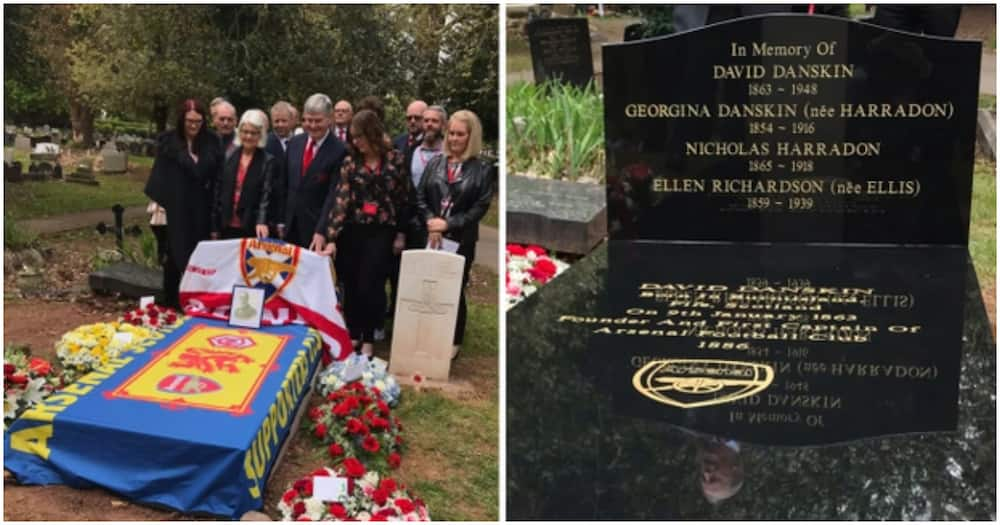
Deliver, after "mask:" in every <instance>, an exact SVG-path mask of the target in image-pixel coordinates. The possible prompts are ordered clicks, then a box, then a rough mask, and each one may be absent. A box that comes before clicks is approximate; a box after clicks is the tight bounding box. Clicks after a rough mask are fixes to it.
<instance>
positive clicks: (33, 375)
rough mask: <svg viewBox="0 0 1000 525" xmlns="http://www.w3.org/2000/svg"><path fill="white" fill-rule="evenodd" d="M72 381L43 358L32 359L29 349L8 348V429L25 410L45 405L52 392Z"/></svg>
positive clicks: (5, 404)
mask: <svg viewBox="0 0 1000 525" xmlns="http://www.w3.org/2000/svg"><path fill="white" fill-rule="evenodd" d="M67 384H68V382H67V381H66V378H65V377H63V376H62V375H61V374H58V373H56V371H55V370H54V369H53V368H52V364H51V363H49V362H48V361H47V360H45V359H42V358H40V357H31V354H30V351H29V350H28V348H27V347H25V346H8V347H6V348H4V350H3V393H4V398H3V423H4V428H6V427H7V425H8V424H10V423H11V422H12V421H14V420H15V419H17V418H18V417H20V416H21V414H23V413H24V411H25V410H28V409H29V408H31V407H33V406H35V405H37V404H38V403H41V402H42V400H44V399H45V398H46V397H48V396H49V394H51V393H52V392H55V391H56V390H60V389H62V388H63V387H64V386H66V385H67Z"/></svg>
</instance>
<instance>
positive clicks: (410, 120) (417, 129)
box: [392, 100, 427, 155]
mask: <svg viewBox="0 0 1000 525" xmlns="http://www.w3.org/2000/svg"><path fill="white" fill-rule="evenodd" d="M426 109H427V103H426V102H424V101H423V100H414V101H413V102H410V105H409V106H406V131H405V132H403V133H400V134H399V135H397V136H396V138H394V139H392V146H393V147H394V148H396V151H398V152H400V153H402V154H404V155H405V154H406V153H407V152H408V151H409V150H410V149H412V148H415V147H416V146H417V144H420V140H421V134H422V133H421V132H422V131H423V129H424V110H426Z"/></svg>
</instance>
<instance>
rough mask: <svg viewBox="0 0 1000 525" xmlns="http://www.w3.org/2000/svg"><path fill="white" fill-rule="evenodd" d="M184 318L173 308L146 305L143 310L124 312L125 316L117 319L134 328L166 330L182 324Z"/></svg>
mask: <svg viewBox="0 0 1000 525" xmlns="http://www.w3.org/2000/svg"><path fill="white" fill-rule="evenodd" d="M184 319H185V317H184V316H183V315H181V314H179V313H177V311H176V310H174V309H173V308H170V307H167V306H156V305H155V304H149V305H146V307H145V308H141V307H140V308H136V309H135V310H131V311H128V312H125V315H123V316H121V318H120V319H118V322H120V323H128V324H131V325H134V326H141V327H143V328H149V329H151V330H166V329H170V328H174V327H176V326H177V325H179V324H181V323H182V322H184Z"/></svg>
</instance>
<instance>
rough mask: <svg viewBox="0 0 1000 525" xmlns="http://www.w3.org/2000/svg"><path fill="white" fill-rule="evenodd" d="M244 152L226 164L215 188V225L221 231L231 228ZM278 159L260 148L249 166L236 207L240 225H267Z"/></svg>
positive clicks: (214, 228) (228, 160)
mask: <svg viewBox="0 0 1000 525" xmlns="http://www.w3.org/2000/svg"><path fill="white" fill-rule="evenodd" d="M240 157H242V152H240V151H238V150H237V151H236V152H234V153H233V154H232V155H230V156H229V158H227V159H226V163H225V164H224V165H223V167H222V176H221V177H220V178H219V184H217V185H216V190H215V207H214V208H213V209H212V212H213V215H212V227H213V230H212V231H214V232H216V233H219V232H221V231H222V229H223V228H227V227H229V220H230V219H231V218H232V216H233V192H234V191H235V189H236V176H237V173H238V172H239V169H240ZM276 168H277V162H275V159H274V157H273V156H272V155H271V154H270V153H267V152H266V151H264V150H263V149H260V148H257V151H255V152H254V155H253V159H252V160H251V161H250V165H249V166H247V173H246V176H245V177H244V178H243V188H242V189H241V191H240V202H239V204H238V205H237V207H236V216H237V217H239V218H240V228H241V229H243V230H253V229H254V227H255V226H257V225H258V224H267V221H268V210H269V208H270V201H271V184H272V183H273V180H274V173H275V169H276Z"/></svg>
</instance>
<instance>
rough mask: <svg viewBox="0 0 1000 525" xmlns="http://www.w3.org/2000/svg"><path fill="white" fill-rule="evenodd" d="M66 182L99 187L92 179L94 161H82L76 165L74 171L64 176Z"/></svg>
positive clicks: (88, 159)
mask: <svg viewBox="0 0 1000 525" xmlns="http://www.w3.org/2000/svg"><path fill="white" fill-rule="evenodd" d="M66 182H74V183H76V184H86V185H88V186H99V185H100V184H101V183H100V181H98V180H97V179H96V178H94V159H92V158H87V159H83V160H81V161H80V162H78V163H77V164H76V170H75V171H74V172H73V173H70V174H69V175H67V176H66Z"/></svg>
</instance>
